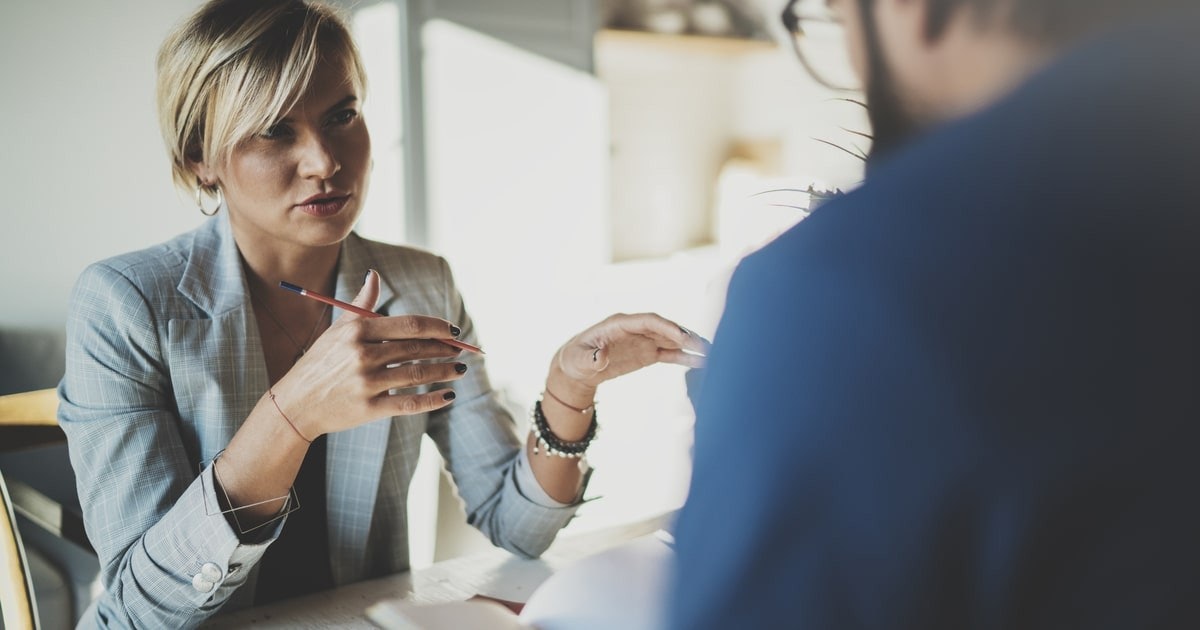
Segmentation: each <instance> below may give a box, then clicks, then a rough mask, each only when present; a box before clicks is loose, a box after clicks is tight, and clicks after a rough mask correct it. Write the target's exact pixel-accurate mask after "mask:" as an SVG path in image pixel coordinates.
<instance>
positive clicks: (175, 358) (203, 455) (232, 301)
mask: <svg viewBox="0 0 1200 630" xmlns="http://www.w3.org/2000/svg"><path fill="white" fill-rule="evenodd" d="M178 290H179V292H180V294H181V295H183V296H185V297H186V298H188V299H189V300H190V301H191V302H192V303H194V304H195V305H196V306H197V308H199V309H200V310H201V311H203V313H204V314H206V315H207V317H196V318H189V319H174V320H171V321H170V322H169V323H168V328H169V337H170V339H169V351H168V352H169V353H170V356H171V357H172V365H174V366H187V365H192V366H199V368H197V369H188V370H183V369H180V370H173V371H174V372H179V373H181V374H184V375H187V377H188V378H193V379H194V378H202V379H206V380H207V381H209V382H208V383H206V384H205V385H204V386H199V387H197V386H190V387H178V386H177V387H176V392H179V393H180V396H181V399H180V400H179V401H178V403H179V407H180V409H179V411H180V415H181V418H182V419H183V420H184V424H185V427H187V426H190V427H191V428H192V429H193V431H194V432H193V439H194V440H195V444H196V455H197V461H198V462H201V463H203V462H207V461H209V460H211V459H212V458H213V456H215V455H216V454H217V453H218V452H220V451H221V449H224V448H225V446H226V445H228V444H229V441H230V440H231V439H233V435H234V433H236V432H237V430H238V429H239V428H240V427H241V425H242V423H243V422H244V421H245V419H246V417H247V416H249V415H250V411H251V410H253V409H254V405H255V404H256V403H257V402H258V399H259V398H260V397H261V396H262V394H263V392H265V391H266V390H267V387H268V385H269V382H268V376H267V366H266V363H265V362H264V360H263V349H262V340H261V338H260V337H259V334H258V324H257V322H256V321H255V319H254V313H253V311H252V310H251V308H250V306H249V300H248V299H246V296H247V291H246V281H245V275H244V272H243V270H242V262H241V255H240V254H239V253H238V249H237V243H236V242H235V241H234V240H233V231H232V228H231V227H230V225H229V218H228V217H227V216H225V215H222V216H219V217H216V218H214V219H211V220H210V221H209V222H208V223H207V224H206V225H205V226H203V227H201V228H200V229H198V230H196V232H195V237H194V239H193V241H192V250H191V252H190V255H189V256H188V260H187V265H186V267H185V268H184V270H183V274H182V276H181V278H180V281H179V284H178ZM183 395H187V396H190V397H191V398H195V400H191V399H183V398H182V396H183ZM213 414H221V415H220V416H219V417H214V415H213ZM201 417H203V422H201V421H200V419H201Z"/></svg>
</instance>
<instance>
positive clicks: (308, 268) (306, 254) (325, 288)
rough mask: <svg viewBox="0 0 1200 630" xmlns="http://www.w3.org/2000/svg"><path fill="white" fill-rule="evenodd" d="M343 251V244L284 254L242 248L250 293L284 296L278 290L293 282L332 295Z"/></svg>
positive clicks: (265, 295) (300, 249)
mask: <svg viewBox="0 0 1200 630" xmlns="http://www.w3.org/2000/svg"><path fill="white" fill-rule="evenodd" d="M340 251H341V245H340V244H334V245H329V246H325V247H294V248H289V249H288V250H284V251H281V250H274V251H268V250H263V249H260V248H243V249H241V253H242V261H243V266H244V268H245V271H246V281H247V282H248V283H249V288H250V290H251V291H253V292H254V293H255V294H256V295H258V296H259V297H261V298H277V297H279V296H281V295H282V292H281V291H277V289H279V283H280V282H290V283H292V284H296V285H299V286H302V287H304V288H306V289H311V290H313V291H316V292H318V293H324V294H326V295H332V294H333V292H334V288H335V287H336V285H337V263H338V255H339V253H340ZM271 301H272V302H274V301H275V300H274V299H271Z"/></svg>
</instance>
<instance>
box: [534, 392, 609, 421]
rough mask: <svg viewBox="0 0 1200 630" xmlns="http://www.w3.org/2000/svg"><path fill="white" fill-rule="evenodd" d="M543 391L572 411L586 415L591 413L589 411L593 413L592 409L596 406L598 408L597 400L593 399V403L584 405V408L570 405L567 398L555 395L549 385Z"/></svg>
mask: <svg viewBox="0 0 1200 630" xmlns="http://www.w3.org/2000/svg"><path fill="white" fill-rule="evenodd" d="M542 391H543V392H545V394H546V395H547V396H549V397H551V398H553V399H554V400H555V402H557V403H558V404H560V405H562V406H564V407H566V408H567V409H570V410H571V411H574V412H576V413H582V414H585V415H586V414H589V413H591V412H592V409H595V408H596V402H595V401H592V404H590V405H588V406H586V407H584V408H583V409H580V408H579V407H574V406H571V405H568V404H567V402H566V401H565V400H563V399H561V398H559V397H558V396H555V395H554V392H552V391H550V388H549V387H547V388H545V389H543V390H542Z"/></svg>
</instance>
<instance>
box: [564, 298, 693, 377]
mask: <svg viewBox="0 0 1200 630" xmlns="http://www.w3.org/2000/svg"><path fill="white" fill-rule="evenodd" d="M710 345H711V344H709V342H708V341H706V340H705V339H703V338H702V337H700V336H699V335H697V334H696V333H693V332H691V331H690V330H688V329H686V328H684V327H683V326H680V325H679V324H676V323H675V322H672V321H671V320H669V319H666V318H664V317H662V316H660V315H656V314H654V313H639V314H636V315H625V314H620V313H619V314H616V315H612V316H609V317H608V318H606V319H605V320H604V321H602V322H600V323H598V324H596V325H595V326H592V327H591V328H588V329H587V330H585V331H583V332H581V333H579V334H578V335H575V337H574V338H572V339H571V340H570V341H568V342H567V343H566V344H565V345H564V346H563V347H561V348H559V350H558V353H557V355H556V356H555V365H554V366H552V371H553V370H554V369H555V368H557V370H558V371H560V372H561V373H562V375H563V376H565V377H567V378H569V379H571V380H572V381H573V385H574V386H575V388H576V389H578V388H579V386H582V387H586V388H592V389H595V387H596V386H597V385H599V384H600V383H603V382H604V381H607V380H611V379H614V378H617V377H618V376H622V375H625V374H628V373H630V372H634V371H637V370H640V369H642V368H644V367H646V366H648V365H654V364H655V363H674V364H677V365H683V366H687V367H703V366H704V357H705V355H707V354H708V350H709V347H710Z"/></svg>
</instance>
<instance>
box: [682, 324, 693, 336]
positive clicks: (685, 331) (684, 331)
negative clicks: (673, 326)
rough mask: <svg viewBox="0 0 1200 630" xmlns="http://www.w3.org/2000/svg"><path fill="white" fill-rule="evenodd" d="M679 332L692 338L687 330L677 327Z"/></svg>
mask: <svg viewBox="0 0 1200 630" xmlns="http://www.w3.org/2000/svg"><path fill="white" fill-rule="evenodd" d="M679 332H681V333H683V334H685V335H687V336H689V337H691V336H692V331H690V330H688V329H686V328H684V327H683V326H680V327H679Z"/></svg>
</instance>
